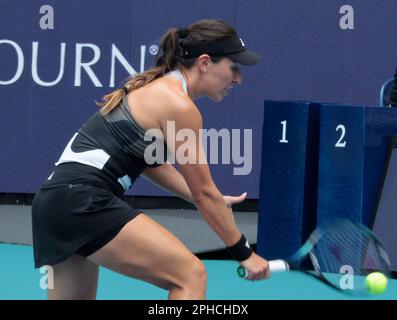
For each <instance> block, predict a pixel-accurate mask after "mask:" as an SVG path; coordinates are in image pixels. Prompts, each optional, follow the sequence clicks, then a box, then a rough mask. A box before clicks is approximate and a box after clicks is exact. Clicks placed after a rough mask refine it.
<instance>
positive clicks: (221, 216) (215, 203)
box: [195, 190, 241, 246]
mask: <svg viewBox="0 0 397 320" xmlns="http://www.w3.org/2000/svg"><path fill="white" fill-rule="evenodd" d="M195 203H196V206H197V208H198V210H199V211H200V212H201V214H202V215H203V217H204V219H205V220H206V222H207V223H208V225H209V226H210V227H211V228H212V229H213V230H214V231H215V233H216V234H217V235H218V236H219V237H220V238H221V239H222V240H223V241H224V242H225V244H226V245H227V246H231V245H234V244H235V243H236V242H237V241H238V240H240V237H241V233H240V231H239V230H238V228H237V226H236V224H235V223H234V219H233V217H232V215H231V214H230V212H229V209H228V208H227V206H226V205H225V201H224V199H223V197H222V194H221V193H220V192H219V191H218V190H212V191H211V192H203V193H202V194H201V195H198V196H196V197H195Z"/></svg>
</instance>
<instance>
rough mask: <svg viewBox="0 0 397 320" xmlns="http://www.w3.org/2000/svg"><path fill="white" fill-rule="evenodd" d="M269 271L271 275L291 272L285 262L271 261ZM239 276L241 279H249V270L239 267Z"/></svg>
mask: <svg viewBox="0 0 397 320" xmlns="http://www.w3.org/2000/svg"><path fill="white" fill-rule="evenodd" d="M269 270H270V272H271V273H273V272H286V271H289V265H288V262H287V261H285V260H281V259H279V260H269ZM237 274H238V276H239V277H240V278H244V279H245V278H247V277H248V270H247V269H245V268H244V267H243V266H238V268H237Z"/></svg>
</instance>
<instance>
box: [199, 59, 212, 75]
mask: <svg viewBox="0 0 397 320" xmlns="http://www.w3.org/2000/svg"><path fill="white" fill-rule="evenodd" d="M211 63H212V61H211V57H210V56H209V55H208V54H202V55H200V56H199V57H198V58H197V66H198V68H199V70H200V71H201V72H203V73H205V72H207V71H208V67H209V65H210V64H211Z"/></svg>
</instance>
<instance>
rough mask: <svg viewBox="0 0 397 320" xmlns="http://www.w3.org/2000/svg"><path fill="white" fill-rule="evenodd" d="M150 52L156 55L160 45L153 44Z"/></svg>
mask: <svg viewBox="0 0 397 320" xmlns="http://www.w3.org/2000/svg"><path fill="white" fill-rule="evenodd" d="M149 52H150V54H151V55H153V56H155V55H156V54H157V52H159V47H158V46H156V45H155V44H152V45H151V46H150V48H149Z"/></svg>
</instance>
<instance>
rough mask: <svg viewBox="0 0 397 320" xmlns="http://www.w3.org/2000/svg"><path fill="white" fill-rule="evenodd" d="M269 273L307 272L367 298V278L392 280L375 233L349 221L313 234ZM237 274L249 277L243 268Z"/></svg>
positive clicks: (274, 262)
mask: <svg viewBox="0 0 397 320" xmlns="http://www.w3.org/2000/svg"><path fill="white" fill-rule="evenodd" d="M269 270H270V272H286V271H290V270H293V271H300V272H304V273H306V274H309V275H311V276H313V277H315V278H316V279H318V280H320V281H322V282H323V283H325V284H327V285H328V286H330V287H332V288H334V289H336V290H338V291H341V292H343V293H347V294H352V295H367V294H369V291H368V289H367V285H366V276H367V275H368V274H370V273H371V272H376V271H377V272H381V273H383V274H384V275H385V276H386V277H388V278H389V277H390V262H389V258H388V255H387V253H386V251H385V250H384V249H383V247H382V245H381V243H380V242H379V240H378V239H377V238H376V236H375V234H374V233H373V232H372V231H370V230H369V229H368V228H366V227H365V226H363V225H361V224H358V223H354V222H352V221H350V220H347V219H335V221H334V222H333V223H331V224H329V225H327V226H325V227H322V228H321V227H320V228H317V229H316V230H315V231H313V233H312V234H311V235H310V237H309V239H308V240H307V241H306V242H305V243H304V245H303V246H302V247H301V248H300V249H299V250H298V251H297V252H296V253H295V254H293V255H292V256H291V257H290V258H289V259H287V260H271V261H269ZM237 273H238V275H239V276H240V277H242V278H245V277H247V276H248V272H247V270H246V269H245V268H244V267H242V266H239V267H238V269H237Z"/></svg>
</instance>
